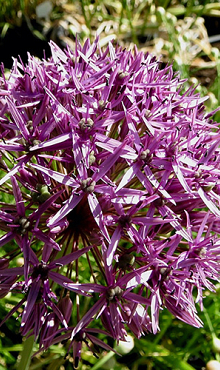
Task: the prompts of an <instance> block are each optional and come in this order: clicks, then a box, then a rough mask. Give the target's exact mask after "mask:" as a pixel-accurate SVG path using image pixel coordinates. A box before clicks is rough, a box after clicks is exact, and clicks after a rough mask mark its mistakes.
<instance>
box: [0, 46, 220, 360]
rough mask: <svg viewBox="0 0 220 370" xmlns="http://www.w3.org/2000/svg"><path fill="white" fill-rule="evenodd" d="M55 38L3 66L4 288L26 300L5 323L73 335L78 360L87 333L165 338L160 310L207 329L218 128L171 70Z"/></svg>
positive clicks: (218, 251)
mask: <svg viewBox="0 0 220 370" xmlns="http://www.w3.org/2000/svg"><path fill="white" fill-rule="evenodd" d="M50 47H51V58H50V59H49V60H44V59H43V60H38V59H36V58H34V57H32V56H31V55H29V56H28V63H27V64H26V65H24V64H23V63H22V61H19V60H17V59H14V64H13V68H12V70H11V72H10V75H9V77H8V78H7V79H6V78H5V76H4V70H3V67H2V77H1V80H0V139H1V141H0V155H1V160H0V168H1V170H0V175H1V178H0V194H1V202H0V229H1V234H0V235H1V237H0V246H1V258H0V282H1V285H0V296H1V298H2V297H4V296H5V295H7V293H8V292H11V293H12V294H19V296H20V297H21V300H20V302H19V304H17V306H15V307H14V308H13V309H12V311H11V312H9V313H8V315H7V316H6V318H5V319H4V321H3V322H5V320H6V319H7V318H8V317H10V316H11V315H12V314H13V313H15V312H16V311H17V310H18V309H19V311H20V312H22V313H21V333H22V335H26V334H33V335H34V336H35V339H36V340H38V341H39V344H40V349H46V348H48V347H49V346H50V345H51V344H54V343H57V342H60V341H61V340H63V339H67V340H69V343H70V346H71V347H72V350H73V354H74V359H75V366H76V365H77V363H78V360H79V359H80V352H81V346H82V343H83V342H84V343H85V344H87V346H88V347H89V348H90V349H91V348H92V347H91V344H94V345H95V346H96V347H97V346H102V347H103V348H105V349H110V347H109V346H108V344H107V343H106V342H105V341H101V340H100V339H99V334H100V333H101V334H105V335H106V336H108V335H109V336H110V337H112V338H114V339H115V340H117V341H119V340H126V336H127V333H128V332H132V333H133V334H134V335H135V336H136V337H137V338H140V337H141V335H143V334H145V333H147V332H153V333H157V331H158V330H159V312H160V310H162V309H163V308H167V309H168V310H169V311H170V312H171V313H172V314H173V315H175V316H176V317H177V318H179V319H180V320H182V321H184V322H186V323H188V324H190V325H193V326H195V327H200V326H201V324H202V323H201V320H200V319H199V317H198V315H197V309H196V303H199V304H200V306H201V308H202V301H203V291H204V289H210V290H214V284H213V283H214V281H218V279H219V272H220V263H219V260H220V239H219V237H218V234H219V233H220V222H219V217H220V210H219V202H220V186H219V185H220V153H219V144H220V135H219V128H218V124H217V123H215V122H213V121H212V120H211V119H210V117H211V116H212V114H211V113H206V112H205V110H204V105H203V102H204V100H205V99H206V98H201V97H200V96H199V95H198V94H197V93H195V90H194V89H193V88H190V89H188V90H187V91H184V90H183V87H184V81H183V80H181V79H180V77H179V75H178V74H175V73H174V72H173V69H172V65H167V66H165V67H163V68H162V65H161V63H160V62H159V61H158V60H156V59H155V58H154V57H152V56H151V55H149V54H146V55H145V54H143V53H142V52H138V51H137V49H134V51H133V52H131V51H127V50H123V49H122V48H120V47H116V48H115V47H113V45H112V44H111V43H110V44H109V45H108V47H107V48H106V49H105V50H102V49H101V48H100V47H99V43H98V40H96V41H95V42H94V43H93V44H92V45H90V42H89V41H87V42H86V43H85V44H84V45H83V46H81V45H80V43H77V44H76V47H75V50H74V52H73V51H72V50H70V49H66V50H65V51H62V50H61V49H59V48H58V46H57V45H56V44H55V43H53V42H51V43H50ZM3 193H4V194H6V195H7V197H8V198H7V199H10V201H8V202H6V201H5V199H6V198H5V197H4V194H3ZM21 257H22V261H23V263H22V264H21V265H19V266H18V265H16V261H17V259H18V258H19V261H21ZM86 271H89V272H90V273H89V274H90V276H89V277H88V276H87V275H88V274H87V275H86ZM85 300H86V305H87V306H86V307H87V308H86V310H85V309H84V308H85V307H84V302H85ZM74 307H76V309H75V308H74ZM22 309H23V311H21V310H22ZM72 312H74V314H72ZM97 320H99V321H97ZM97 322H99V324H98V326H97V327H95V325H96V323H97ZM101 327H102V329H101Z"/></svg>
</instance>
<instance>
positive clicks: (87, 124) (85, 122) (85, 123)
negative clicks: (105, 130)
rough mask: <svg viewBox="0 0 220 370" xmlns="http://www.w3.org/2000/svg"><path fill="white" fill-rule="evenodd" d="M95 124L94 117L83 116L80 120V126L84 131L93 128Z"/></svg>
mask: <svg viewBox="0 0 220 370" xmlns="http://www.w3.org/2000/svg"><path fill="white" fill-rule="evenodd" d="M93 126H94V121H93V120H92V118H87V119H86V118H82V119H81V120H80V121H79V127H80V129H81V130H82V131H85V130H91V128H92V127H93Z"/></svg>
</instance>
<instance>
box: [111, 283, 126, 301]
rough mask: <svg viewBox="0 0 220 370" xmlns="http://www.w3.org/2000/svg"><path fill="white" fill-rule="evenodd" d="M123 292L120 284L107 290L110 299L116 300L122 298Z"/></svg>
mask: <svg viewBox="0 0 220 370" xmlns="http://www.w3.org/2000/svg"><path fill="white" fill-rule="evenodd" d="M122 294H123V290H122V289H121V288H120V287H119V286H116V287H115V288H110V289H109V290H108V291H107V297H108V300H109V301H115V300H116V298H117V299H119V300H120V299H121V296H122Z"/></svg>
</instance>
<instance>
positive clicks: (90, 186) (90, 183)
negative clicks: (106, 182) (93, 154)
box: [81, 177, 96, 193]
mask: <svg viewBox="0 0 220 370" xmlns="http://www.w3.org/2000/svg"><path fill="white" fill-rule="evenodd" d="M95 184H96V182H95V181H94V180H93V179H92V178H91V177H88V179H85V180H82V181H81V189H82V190H83V191H85V192H86V193H92V192H93V191H94V189H95Z"/></svg>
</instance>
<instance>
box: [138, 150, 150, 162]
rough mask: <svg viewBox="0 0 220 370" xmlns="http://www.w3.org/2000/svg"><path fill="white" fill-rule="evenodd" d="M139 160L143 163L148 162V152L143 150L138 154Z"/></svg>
mask: <svg viewBox="0 0 220 370" xmlns="http://www.w3.org/2000/svg"><path fill="white" fill-rule="evenodd" d="M140 158H141V159H142V160H143V161H146V160H149V159H150V158H151V154H150V150H149V149H146V150H143V151H142V152H141V154H140Z"/></svg>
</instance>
